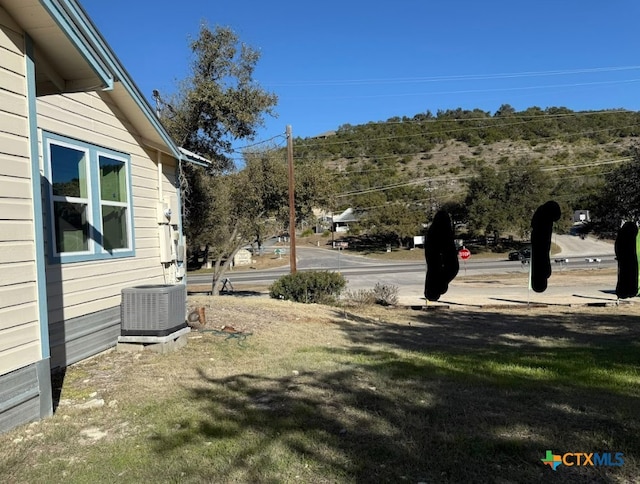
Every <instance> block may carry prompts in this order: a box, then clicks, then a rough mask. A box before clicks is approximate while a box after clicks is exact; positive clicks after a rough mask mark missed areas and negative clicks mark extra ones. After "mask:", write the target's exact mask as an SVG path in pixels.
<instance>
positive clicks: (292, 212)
mask: <svg viewBox="0 0 640 484" xmlns="http://www.w3.org/2000/svg"><path fill="white" fill-rule="evenodd" d="M287 161H288V162H289V267H290V268H291V274H295V273H296V270H297V269H296V205H295V201H296V198H295V186H296V183H295V178H294V175H293V138H292V137H291V125H290V124H289V125H287Z"/></svg>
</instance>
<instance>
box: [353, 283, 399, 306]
mask: <svg viewBox="0 0 640 484" xmlns="http://www.w3.org/2000/svg"><path fill="white" fill-rule="evenodd" d="M342 303H343V304H344V305H345V306H360V307H361V306H373V305H374V304H380V305H381V306H395V305H396V304H398V286H394V285H393V284H380V283H376V285H375V286H374V288H373V289H358V290H355V291H347V292H345V293H344V297H343V298H342Z"/></svg>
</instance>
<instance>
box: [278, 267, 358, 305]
mask: <svg viewBox="0 0 640 484" xmlns="http://www.w3.org/2000/svg"><path fill="white" fill-rule="evenodd" d="M346 285H347V281H346V279H345V278H344V276H343V275H342V274H339V273H337V272H328V271H305V272H296V273H295V274H287V275H285V276H282V277H280V278H279V279H277V280H276V281H274V283H273V284H271V286H269V295H270V296H271V297H272V298H274V299H286V300H290V301H295V302H301V303H320V304H328V303H333V302H334V301H335V299H336V298H337V297H338V296H339V295H340V292H341V291H342V289H344V287H345V286H346Z"/></svg>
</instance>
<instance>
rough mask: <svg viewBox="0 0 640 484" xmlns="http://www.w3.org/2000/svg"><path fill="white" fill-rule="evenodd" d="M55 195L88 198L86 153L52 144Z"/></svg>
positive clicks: (52, 176)
mask: <svg viewBox="0 0 640 484" xmlns="http://www.w3.org/2000/svg"><path fill="white" fill-rule="evenodd" d="M51 171H52V175H51V178H52V184H53V194H54V195H60V196H64V197H78V198H87V166H86V162H85V152H84V151H80V150H74V149H73V148H67V147H66V146H60V145H56V144H51Z"/></svg>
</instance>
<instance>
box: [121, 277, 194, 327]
mask: <svg viewBox="0 0 640 484" xmlns="http://www.w3.org/2000/svg"><path fill="white" fill-rule="evenodd" d="M186 302H187V291H186V288H185V286H184V285H182V284H178V285H170V284H157V285H145V286H136V287H129V288H125V289H123V290H122V304H121V308H120V309H121V322H122V329H121V334H122V335H123V336H166V335H169V334H171V333H173V332H175V331H177V330H179V329H182V328H184V327H186V326H187V324H186Z"/></svg>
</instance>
